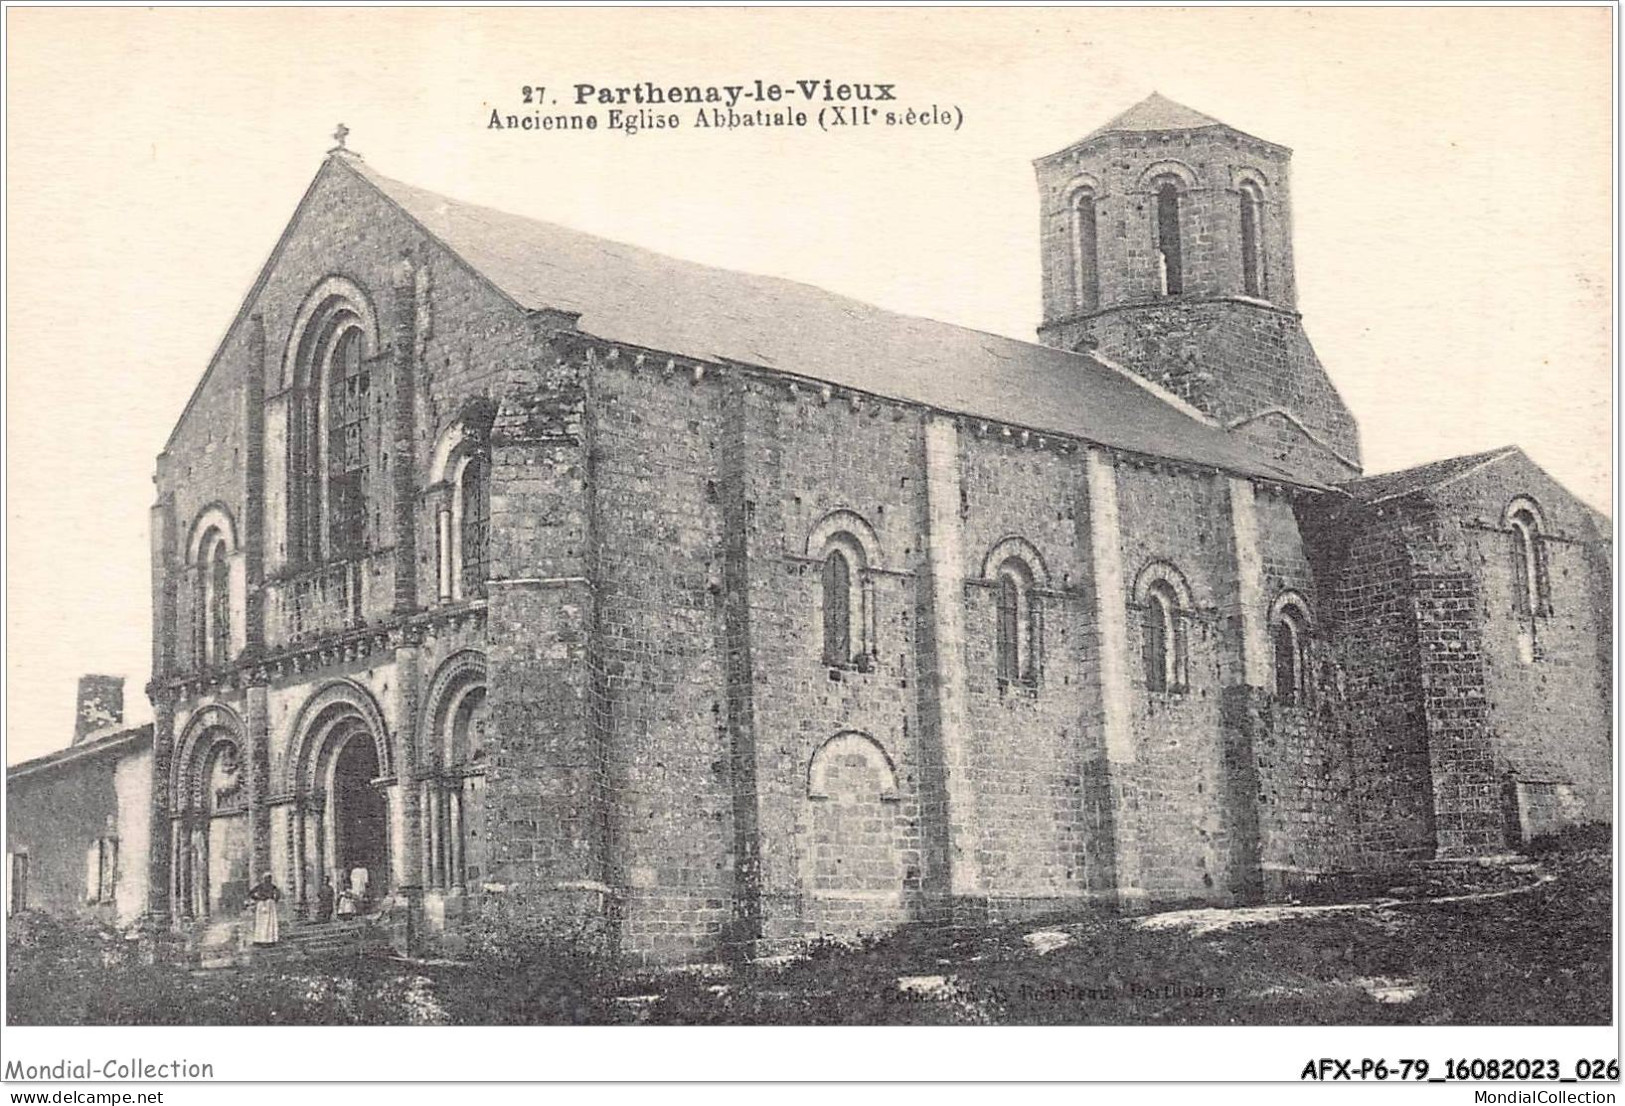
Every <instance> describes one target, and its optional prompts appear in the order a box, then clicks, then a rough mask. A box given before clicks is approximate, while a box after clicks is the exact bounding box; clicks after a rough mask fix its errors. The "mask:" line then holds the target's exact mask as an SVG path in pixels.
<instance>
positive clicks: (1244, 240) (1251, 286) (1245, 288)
mask: <svg viewBox="0 0 1625 1106" xmlns="http://www.w3.org/2000/svg"><path fill="white" fill-rule="evenodd" d="M1241 289H1242V292H1243V293H1244V294H1246V295H1249V296H1258V297H1263V295H1264V193H1263V192H1262V191H1261V190H1260V189H1259V187H1258V185H1257V184H1256V183H1254V182H1253V181H1250V180H1249V181H1243V182H1242V184H1241Z"/></svg>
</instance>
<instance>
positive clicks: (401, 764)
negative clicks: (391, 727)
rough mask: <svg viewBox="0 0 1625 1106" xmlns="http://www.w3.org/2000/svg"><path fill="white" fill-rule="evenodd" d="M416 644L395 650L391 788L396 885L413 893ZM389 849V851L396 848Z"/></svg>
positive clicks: (418, 843)
mask: <svg viewBox="0 0 1625 1106" xmlns="http://www.w3.org/2000/svg"><path fill="white" fill-rule="evenodd" d="M418 652H419V649H418V646H417V645H415V644H407V645H403V646H401V647H400V648H398V649H396V650H395V672H396V687H397V694H398V696H399V706H400V710H399V714H398V717H399V718H400V725H399V731H398V732H399V733H400V748H399V749H398V750H397V755H398V756H399V757H400V760H399V761H398V763H397V764H396V766H395V780H396V785H395V790H396V794H397V796H398V797H399V802H400V807H401V834H400V841H399V844H398V855H399V856H400V865H399V872H400V883H399V889H400V890H401V891H402V892H403V893H406V894H408V896H409V897H410V896H411V895H415V894H416V893H417V892H419V891H421V890H422V888H423V856H422V852H421V849H422V847H423V826H422V820H423V808H422V806H421V803H420V799H421V795H422V788H421V787H420V781H421V779H422V768H421V766H420V764H419V761H420V759H421V754H420V752H419V751H418V710H419V704H418ZM396 851H397V850H396V849H391V852H396Z"/></svg>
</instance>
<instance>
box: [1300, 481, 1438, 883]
mask: <svg viewBox="0 0 1625 1106" xmlns="http://www.w3.org/2000/svg"><path fill="white" fill-rule="evenodd" d="M1405 527H1406V522H1405V518H1404V516H1403V515H1401V514H1400V513H1398V512H1395V511H1392V510H1383V509H1377V510H1365V509H1361V508H1358V507H1355V506H1353V505H1339V504H1336V503H1335V502H1333V501H1329V500H1328V501H1326V502H1323V503H1321V504H1318V505H1316V506H1314V507H1313V508H1312V509H1311V510H1310V511H1309V512H1308V513H1307V516H1306V518H1305V521H1304V527H1303V531H1304V534H1305V537H1306V539H1307V540H1308V542H1309V547H1310V555H1311V557H1312V560H1313V562H1314V564H1315V565H1316V569H1317V576H1318V577H1319V578H1320V579H1321V580H1322V581H1323V584H1322V586H1321V588H1320V597H1321V605H1320V610H1319V611H1318V612H1317V613H1318V617H1319V625H1320V634H1319V638H1320V642H1321V643H1322V647H1323V648H1324V649H1325V650H1326V655H1327V657H1328V660H1329V675H1328V680H1327V683H1326V685H1325V693H1326V694H1327V696H1328V699H1329V705H1330V706H1331V707H1332V708H1333V719H1334V725H1335V731H1334V734H1333V740H1338V739H1340V740H1341V741H1342V742H1343V743H1344V744H1345V746H1346V749H1347V757H1348V761H1349V764H1350V772H1351V777H1350V784H1351V789H1350V811H1349V816H1350V818H1351V819H1352V822H1353V836H1352V842H1353V848H1354V851H1355V860H1356V862H1357V863H1358V864H1360V865H1362V866H1365V865H1377V866H1384V865H1393V864H1398V863H1402V862H1404V861H1406V860H1413V859H1426V858H1428V857H1431V856H1432V855H1433V850H1434V844H1435V831H1434V809H1433V779H1432V764H1431V763H1430V760H1429V755H1428V753H1429V746H1428V729H1427V719H1426V714H1425V711H1424V708H1423V702H1422V652H1421V648H1420V645H1419V643H1418V640H1417V632H1416V611H1415V605H1414V584H1413V581H1412V565H1411V560H1410V555H1409V553H1408V551H1407V548H1406V534H1405Z"/></svg>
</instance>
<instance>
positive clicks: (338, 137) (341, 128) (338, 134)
mask: <svg viewBox="0 0 1625 1106" xmlns="http://www.w3.org/2000/svg"><path fill="white" fill-rule="evenodd" d="M349 135H350V128H349V127H346V126H345V125H344V124H343V123H340V124H339V125H338V129H337V130H335V131H334V132H333V141H335V142H337V143H338V146H337V147H336V149H340V150H342V149H344V140H345V139H346V138H348V137H349Z"/></svg>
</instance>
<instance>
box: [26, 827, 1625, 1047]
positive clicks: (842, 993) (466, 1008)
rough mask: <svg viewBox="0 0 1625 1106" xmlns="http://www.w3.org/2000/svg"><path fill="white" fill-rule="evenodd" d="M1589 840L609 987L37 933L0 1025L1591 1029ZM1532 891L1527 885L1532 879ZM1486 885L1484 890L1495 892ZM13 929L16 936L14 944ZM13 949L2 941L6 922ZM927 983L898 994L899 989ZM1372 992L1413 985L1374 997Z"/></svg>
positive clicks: (558, 967) (491, 967)
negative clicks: (1405, 996)
mask: <svg viewBox="0 0 1625 1106" xmlns="http://www.w3.org/2000/svg"><path fill="white" fill-rule="evenodd" d="M1608 844H1609V843H1608V838H1607V834H1606V831H1602V832H1592V833H1590V834H1582V835H1571V837H1570V838H1569V839H1567V840H1565V841H1562V842H1557V843H1554V844H1553V845H1552V846H1551V847H1549V848H1548V849H1547V850H1546V851H1545V852H1544V854H1543V856H1542V857H1541V862H1542V865H1543V866H1544V868H1545V870H1546V871H1548V872H1549V873H1551V874H1552V875H1554V876H1556V878H1555V879H1554V880H1552V881H1551V882H1548V883H1545V884H1542V885H1540V886H1539V887H1536V888H1535V889H1534V890H1532V891H1528V892H1526V893H1518V894H1511V895H1506V896H1504V897H1498V898H1487V899H1476V900H1472V901H1464V902H1413V903H1407V904H1404V905H1399V906H1392V907H1385V908H1378V909H1358V910H1344V911H1336V912H1329V913H1321V914H1314V915H1307V916H1302V917H1292V918H1289V919H1288V920H1279V921H1272V922H1269V923H1268V924H1259V925H1246V926H1232V927H1231V928H1228V929H1221V930H1218V931H1215V932H1210V933H1206V934H1204V933H1202V932H1201V931H1200V930H1195V929H1191V928H1177V927H1170V928H1152V927H1147V926H1144V925H1141V924H1139V923H1137V922H1135V921H1132V920H1119V919H1114V918H1089V919H1083V920H1073V921H1070V922H1065V923H1056V924H1055V925H1054V926H1051V927H1048V928H1052V929H1059V930H1061V931H1064V932H1065V933H1066V935H1067V937H1068V938H1069V943H1068V944H1066V945H1065V946H1064V947H1061V948H1058V949H1056V950H1054V951H1052V952H1049V953H1047V954H1045V955H1039V954H1038V953H1036V952H1035V951H1034V950H1033V949H1032V948H1031V947H1030V946H1029V945H1028V943H1027V942H1026V941H1025V940H1024V938H1025V936H1026V935H1027V934H1029V933H1032V932H1034V931H1035V930H1038V929H1042V928H1046V927H1044V926H1040V925H1038V924H1031V923H1030V924H1027V925H1022V926H1000V927H989V928H985V929H978V930H944V929H933V928H926V927H913V928H909V929H905V930H903V931H900V932H898V933H896V934H893V935H891V936H889V937H887V938H884V939H882V940H879V941H875V942H872V943H870V944H869V945H867V946H865V947H863V948H860V949H845V948H839V947H833V946H829V947H820V948H817V949H815V950H813V952H812V954H811V955H810V956H808V957H807V958H805V959H803V960H799V961H796V962H793V963H791V964H790V965H788V966H786V967H783V968H774V967H769V966H767V965H753V966H749V967H744V968H740V969H737V970H735V971H733V972H731V973H729V974H727V975H726V976H721V977H718V976H712V975H705V974H699V973H696V974H692V975H675V976H671V975H668V976H659V977H650V976H644V977H638V976H625V975H615V974H611V973H609V972H606V971H604V970H603V969H601V968H600V967H598V966H596V965H594V964H591V963H589V962H585V961H581V960H577V959H572V958H569V957H560V956H553V957H547V958H540V957H532V958H529V959H527V960H523V961H521V960H513V961H510V962H508V963H501V964H486V965H481V966H456V965H403V964H400V963H395V962H387V961H385V962H377V961H352V962H348V963H343V964H332V965H326V966H324V967H323V970H317V969H314V968H307V969H297V970H296V969H289V968H273V967H263V968H253V969H248V970H245V971H242V972H214V973H207V974H203V975H195V974H191V973H187V972H184V971H179V970H177V969H174V968H171V967H168V966H164V965H161V964H159V965H153V964H142V963H141V962H140V960H139V957H137V956H135V955H132V953H131V952H130V951H129V949H128V948H127V946H128V943H127V942H119V941H116V940H111V939H109V938H107V937H86V936H85V935H84V934H83V933H82V932H76V931H72V930H70V929H68V928H67V927H58V928H55V929H52V928H51V927H50V926H49V925H48V924H44V923H42V924H41V925H39V926H38V927H36V930H35V934H34V937H33V939H32V941H31V942H30V943H29V945H28V947H26V948H25V947H23V946H22V945H20V944H18V943H17V942H16V941H15V940H14V943H13V944H12V947H11V955H10V958H9V971H10V996H11V1002H12V1009H11V1010H9V1011H8V1019H9V1020H10V1021H11V1022H13V1023H34V1024H42V1023H43V1024H84V1023H90V1024H109V1023H125V1024H128V1023H154V1022H156V1023H168V1024H194V1025H195V1024H266V1023H271V1024H346V1023H348V1024H392V1023H411V1022H418V1023H421V1022H424V1021H430V1022H451V1023H462V1024H491V1023H604V1022H611V1023H613V1022H630V1021H639V1022H645V1023H655V1024H662V1023H663V1024H674V1023H683V1024H696V1023H700V1024H703V1023H716V1024H739V1023H747V1024H748V1023H768V1024H855V1025H893V1024H989V1023H993V1024H1038V1023H1056V1024H1102V1025H1105V1024H1128V1025H1135V1024H1158V1025H1162V1024H1197V1025H1207V1024H1240V1025H1278V1024H1367V1025H1368V1024H1418V1023H1420V1024H1508V1023H1521V1024H1606V1023H1607V1022H1608V1021H1609V1016H1610V1002H1611V987H1612V977H1611V961H1610V956H1611V950H1612V911H1611V901H1612V900H1611V884H1610V879H1611V873H1610V866H1609V859H1608V858H1609V854H1608ZM1530 878H1532V877H1530ZM1504 882H1505V880H1504V877H1503V878H1502V883H1503V884H1504ZM24 928H26V927H24ZM12 929H13V934H14V936H15V933H16V932H17V930H18V929H19V927H17V926H15V925H14V926H13V927H12ZM908 976H924V977H942V982H941V983H940V984H937V983H936V982H935V980H934V979H933V980H932V981H931V982H929V983H926V984H923V986H924V987H925V988H926V990H927V991H928V992H929V993H927V994H917V993H916V994H910V993H909V992H907V991H904V990H903V989H901V988H900V987H899V985H898V979H899V977H908ZM1383 985H1398V986H1407V987H1411V988H1414V989H1415V997H1414V998H1412V999H1411V1000H1410V1001H1408V1002H1402V1003H1394V1002H1387V1003H1385V1002H1379V1001H1378V1000H1377V998H1375V997H1373V994H1372V991H1373V990H1376V989H1378V988H1379V987H1380V986H1383Z"/></svg>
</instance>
